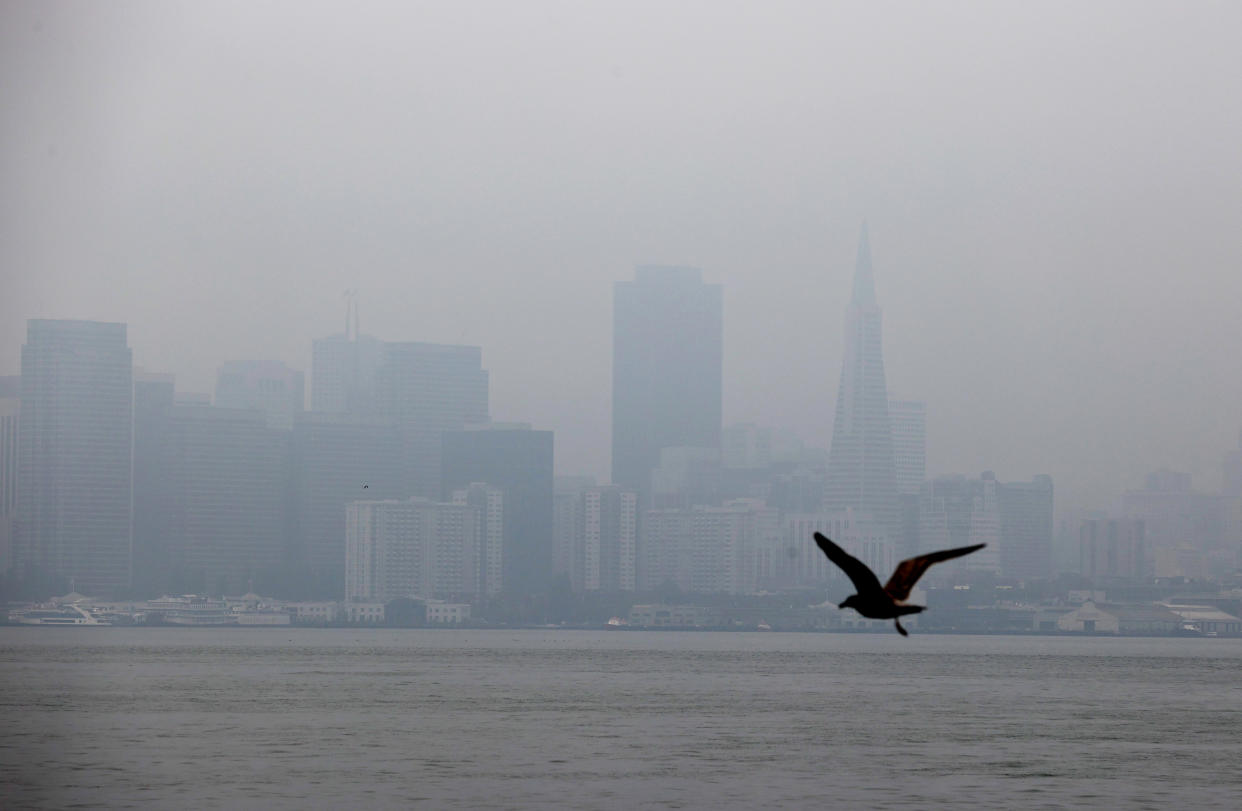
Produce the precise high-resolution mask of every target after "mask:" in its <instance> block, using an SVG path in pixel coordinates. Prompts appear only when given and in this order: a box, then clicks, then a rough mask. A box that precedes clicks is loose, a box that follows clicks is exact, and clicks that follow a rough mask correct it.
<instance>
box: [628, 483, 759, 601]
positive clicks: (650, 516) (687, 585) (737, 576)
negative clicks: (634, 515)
mask: <svg viewBox="0 0 1242 811" xmlns="http://www.w3.org/2000/svg"><path fill="white" fill-rule="evenodd" d="M756 516H757V512H756V509H755V505H754V504H753V503H751V502H749V501H745V500H742V501H738V502H730V503H729V504H726V505H725V506H723V507H703V506H699V507H692V508H688V509H672V510H648V511H647V512H645V513H644V514H643V528H644V529H643V547H642V556H643V558H642V562H643V566H642V568H641V584H642V588H643V589H654V588H659V587H660V586H661V585H663V584H665V583H670V582H671V583H673V584H675V585H676V586H677V587H678V588H680V589H681V590H682V591H687V592H697V593H716V594H745V593H749V592H751V591H753V590H754V568H755V567H754V563H755V540H756Z"/></svg>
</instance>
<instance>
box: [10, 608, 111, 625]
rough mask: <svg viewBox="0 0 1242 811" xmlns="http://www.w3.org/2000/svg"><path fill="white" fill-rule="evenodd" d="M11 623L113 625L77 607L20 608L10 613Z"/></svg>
mask: <svg viewBox="0 0 1242 811" xmlns="http://www.w3.org/2000/svg"><path fill="white" fill-rule="evenodd" d="M9 622H12V623H16V624H18V625H111V624H112V623H111V622H109V621H108V620H107V619H103V618H101V617H97V616H95V615H94V614H92V613H91V612H89V611H87V610H86V609H85V608H82V607H81V606H76V605H58V606H52V607H46V606H45V607H35V608H18V609H15V610H13V611H10V612H9Z"/></svg>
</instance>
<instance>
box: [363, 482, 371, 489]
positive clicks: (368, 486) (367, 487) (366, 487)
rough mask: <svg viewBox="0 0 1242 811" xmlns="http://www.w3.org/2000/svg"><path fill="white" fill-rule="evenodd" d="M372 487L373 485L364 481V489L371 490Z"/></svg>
mask: <svg viewBox="0 0 1242 811" xmlns="http://www.w3.org/2000/svg"><path fill="white" fill-rule="evenodd" d="M370 488H371V485H369V484H367V483H366V482H363V483H362V489H363V490H369V489H370Z"/></svg>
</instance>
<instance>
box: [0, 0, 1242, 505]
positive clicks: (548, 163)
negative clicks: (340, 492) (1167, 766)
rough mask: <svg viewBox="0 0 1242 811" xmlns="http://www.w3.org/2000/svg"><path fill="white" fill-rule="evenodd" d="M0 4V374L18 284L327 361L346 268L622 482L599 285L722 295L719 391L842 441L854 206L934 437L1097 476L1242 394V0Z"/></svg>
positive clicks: (21, 303)
mask: <svg viewBox="0 0 1242 811" xmlns="http://www.w3.org/2000/svg"><path fill="white" fill-rule="evenodd" d="M357 5H359V4H352V3H331V4H325V3H308V2H280V3H255V2H242V3H202V2H198V3H176V2H163V1H161V2H144V3H133V2H109V3H87V2H81V3H55V2H53V3H46V2H37V3H34V2H11V1H10V2H7V3H5V4H4V5H3V7H2V9H0V15H2V17H0V177H2V178H3V185H2V186H0V268H2V272H3V282H2V284H3V287H2V290H0V292H2V295H0V373H15V372H17V370H18V368H19V355H20V345H21V343H22V340H23V338H24V332H25V320H26V319H27V318H30V317H55V318H89V319H99V320H117V321H126V322H128V323H129V325H130V333H129V334H130V343H131V345H132V346H133V348H134V357H135V362H136V363H137V364H138V365H141V366H143V367H146V368H148V369H152V370H157V371H174V372H176V373H177V379H178V386H179V388H181V389H188V390H200V391H203V390H211V388H212V387H213V385H214V376H215V369H216V367H217V366H218V365H219V364H220V363H221V362H223V361H225V360H228V359H235V358H254V357H271V358H279V359H282V360H285V361H287V362H289V363H290V364H292V365H294V366H296V367H298V368H303V369H307V370H308V372H309V364H310V361H309V356H310V342H311V339H312V338H315V337H320V336H323V335H327V334H330V333H332V332H338V331H340V329H341V327H342V325H343V304H342V301H341V291H342V290H344V289H345V288H347V287H357V288H359V289H360V290H361V294H360V302H361V304H360V306H361V312H362V321H363V329H364V331H366V332H370V333H372V334H375V335H377V336H379V337H381V338H385V339H389V340H426V341H440V342H449V343H456V342H463V343H471V344H477V345H481V346H482V347H483V356H484V364H485V366H486V367H487V368H488V369H489V370H490V372H491V379H492V412H493V415H494V417H495V418H497V419H505V420H524V421H530V422H533V423H534V424H535V425H536V426H537V427H540V428H550V429H553V430H555V431H556V448H557V465H558V470H559V472H562V473H574V472H590V473H594V474H596V475H598V476H600V477H601V478H605V477H606V471H607V469H608V454H609V431H610V416H609V409H610V386H611V375H610V366H611V322H612V310H611V307H612V282H613V281H614V280H617V279H626V278H630V277H631V274H632V267H633V266H634V265H635V264H641V263H649V262H655V263H681V264H693V265H697V266H700V267H702V268H704V270H705V274H706V277H707V279H708V280H709V281H716V282H720V283H722V284H723V285H724V289H725V403H724V410H725V420H726V422H735V421H742V420H754V421H759V422H762V423H766V424H770V425H774V426H785V427H789V428H792V429H794V430H795V431H797V432H798V433H799V434H801V435H802V436H803V437H804V438H805V439H806V440H808V441H810V442H812V443H815V444H819V445H822V446H825V447H826V446H827V445H828V443H829V438H830V436H831V431H832V424H831V423H832V412H833V406H834V397H835V393H836V385H837V376H838V374H839V372H840V361H841V352H842V339H843V335H842V331H843V317H844V312H845V306H846V302H847V297H848V295H849V282H850V275H851V273H852V269H853V259H854V248H855V241H856V238H857V234H858V228H859V224H860V223H861V221H862V220H863V219H864V218H867V219H868V220H869V222H870V226H871V236H872V248H873V256H874V260H875V268H876V279H877V286H878V290H879V296H880V302H881V304H882V306H883V307H884V315H885V336H884V337H885V357H886V362H887V368H888V381H889V386H890V389H891V390H892V391H894V392H896V393H899V394H901V395H904V396H907V397H911V398H918V399H923V400H926V401H927V402H928V407H929V448H928V451H929V454H928V468H929V473H933V474H934V473H946V472H963V473H969V474H975V473H978V472H979V471H980V470H983V469H985V468H990V469H994V470H995V471H996V472H997V474H998V475H999V476H1000V477H1001V478H1002V479H1025V478H1028V477H1029V476H1031V475H1032V474H1034V473H1040V472H1047V473H1050V474H1052V476H1053V477H1054V478H1055V481H1056V485H1057V488H1058V502H1059V506H1062V507H1067V506H1075V505H1088V506H1090V505H1098V506H1100V507H1104V508H1108V507H1112V506H1113V505H1114V502H1115V500H1116V496H1117V495H1118V494H1119V492H1120V490H1121V489H1122V488H1124V487H1129V486H1137V485H1138V484H1140V483H1141V480H1142V476H1143V474H1144V473H1145V472H1146V471H1148V470H1150V469H1153V468H1155V467H1158V466H1160V465H1162V464H1168V465H1171V466H1173V467H1175V468H1178V469H1182V470H1187V471H1190V472H1192V473H1194V474H1195V476H1196V482H1197V483H1198V484H1199V485H1201V486H1203V487H1215V486H1217V483H1218V479H1219V472H1218V471H1219V463H1220V457H1221V454H1222V453H1223V452H1224V450H1225V449H1226V448H1228V447H1232V446H1233V445H1234V443H1235V442H1236V437H1237V432H1238V429H1239V427H1242V359H1240V352H1239V350H1240V349H1242V318H1239V311H1240V302H1242V149H1240V148H1239V144H1242V47H1239V42H1240V41H1242V4H1238V3H1191V4H1183V3H1136V2H1095V3H1085V4H1084V3H1079V2H1073V3H1030V2H1014V3H1002V2H988V3H873V2H868V3H848V4H829V3H818V2H815V3H776V4H774V3H762V4H761V3H734V4H728V3H721V2H693V3H692V2H678V3H671V4H670V3H635V2H617V3H568V2H567V3H550V2H522V3H499V2H497V3H482V2H479V3H471V4H455V3H437V4H413V3H391V4H390V3H364V4H361V6H362V7H361V8H358V7H356V6H357Z"/></svg>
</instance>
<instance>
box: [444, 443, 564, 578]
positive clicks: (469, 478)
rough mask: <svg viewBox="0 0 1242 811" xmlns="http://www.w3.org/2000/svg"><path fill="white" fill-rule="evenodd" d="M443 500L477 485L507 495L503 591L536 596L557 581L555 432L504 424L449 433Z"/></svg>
mask: <svg viewBox="0 0 1242 811" xmlns="http://www.w3.org/2000/svg"><path fill="white" fill-rule="evenodd" d="M443 471H444V475H443V482H444V490H443V492H444V495H443V500H444V501H448V500H450V499H451V498H452V495H453V492H454V491H456V490H459V489H461V488H463V487H468V486H469V485H470V484H472V483H474V482H482V483H484V484H489V485H492V486H493V487H499V488H500V489H501V490H503V491H504V494H503V495H504V518H503V519H502V523H503V534H504V540H503V543H502V549H501V557H502V561H501V567H502V571H503V575H502V578H501V580H502V583H501V588H502V590H503V591H504V592H506V593H508V594H517V595H521V594H532V593H535V592H539V591H542V590H543V589H544V588H546V587H547V585H548V582H549V580H550V579H551V577H552V539H553V534H554V530H553V526H552V432H551V431H532V430H530V429H529V428H528V427H525V426H523V427H507V426H504V425H497V426H490V427H482V428H478V429H475V430H467V431H452V432H449V433H446V434H444V456H443Z"/></svg>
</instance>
